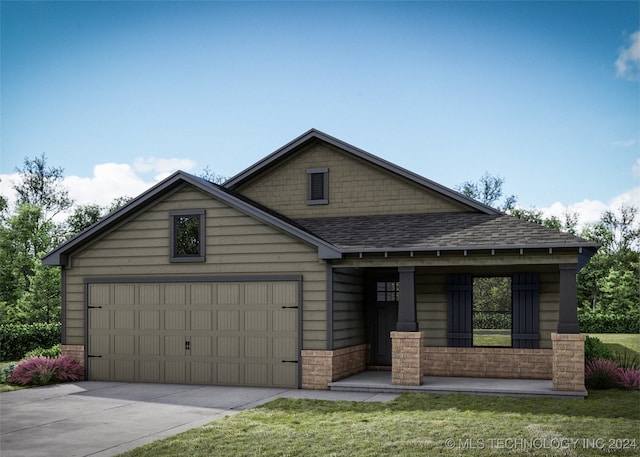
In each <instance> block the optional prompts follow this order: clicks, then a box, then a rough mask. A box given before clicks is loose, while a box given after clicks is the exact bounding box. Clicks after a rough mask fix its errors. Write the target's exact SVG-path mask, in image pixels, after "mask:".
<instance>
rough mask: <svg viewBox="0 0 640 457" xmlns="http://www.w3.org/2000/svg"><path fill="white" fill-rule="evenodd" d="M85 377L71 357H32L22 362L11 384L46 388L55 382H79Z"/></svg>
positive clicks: (14, 370) (81, 369)
mask: <svg viewBox="0 0 640 457" xmlns="http://www.w3.org/2000/svg"><path fill="white" fill-rule="evenodd" d="M83 376H84V368H83V367H82V365H80V364H79V363H78V362H76V361H75V360H74V359H72V358H71V357H68V356H66V355H61V356H59V357H56V358H54V359H52V358H49V357H43V356H39V357H31V358H29V359H26V360H22V361H21V362H20V363H19V364H18V365H17V366H16V367H15V368H14V369H13V372H12V373H11V377H10V378H9V382H11V383H13V384H21V385H23V386H25V385H27V384H35V385H38V386H44V385H46V384H51V383H55V382H64V381H78V380H80V379H82V377H83Z"/></svg>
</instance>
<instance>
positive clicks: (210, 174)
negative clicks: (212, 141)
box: [196, 165, 228, 184]
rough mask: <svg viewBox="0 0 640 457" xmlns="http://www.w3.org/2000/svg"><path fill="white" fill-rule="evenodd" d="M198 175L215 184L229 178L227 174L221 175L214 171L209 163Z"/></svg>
mask: <svg viewBox="0 0 640 457" xmlns="http://www.w3.org/2000/svg"><path fill="white" fill-rule="evenodd" d="M196 176H198V178H202V179H204V180H207V181H209V182H212V183H214V184H222V183H223V182H225V181H226V180H227V179H228V178H227V177H226V176H222V175H219V174H217V173H216V172H214V171H212V170H211V168H209V165H207V166H206V167H204V170H202V173H199V174H197V175H196Z"/></svg>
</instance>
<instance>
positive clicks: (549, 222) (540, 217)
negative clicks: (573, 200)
mask: <svg viewBox="0 0 640 457" xmlns="http://www.w3.org/2000/svg"><path fill="white" fill-rule="evenodd" d="M509 214H510V215H512V216H515V217H517V218H518V219H523V220H525V221H529V222H535V223H536V224H540V225H544V226H545V227H548V228H550V229H553V230H557V231H559V232H565V233H570V234H572V235H576V234H577V233H578V232H577V231H578V213H570V212H569V211H565V213H564V221H563V220H561V219H560V218H558V217H556V216H550V217H545V216H544V214H543V213H542V211H540V210H539V209H535V208H530V209H525V208H512V209H511V210H510V211H509Z"/></svg>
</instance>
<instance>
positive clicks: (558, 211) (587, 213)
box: [540, 187, 640, 228]
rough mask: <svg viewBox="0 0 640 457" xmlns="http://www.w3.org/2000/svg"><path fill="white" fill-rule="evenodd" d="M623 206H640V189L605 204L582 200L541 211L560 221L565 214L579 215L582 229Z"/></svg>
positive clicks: (557, 203)
mask: <svg viewBox="0 0 640 457" xmlns="http://www.w3.org/2000/svg"><path fill="white" fill-rule="evenodd" d="M623 205H633V206H636V207H638V206H640V187H635V188H633V189H631V190H629V191H628V192H625V193H623V194H621V195H618V196H617V197H614V198H613V199H611V201H610V202H608V203H604V202H601V201H600V200H588V199H585V200H582V201H581V202H577V203H572V204H569V205H564V204H563V203H560V202H556V203H554V204H553V205H551V206H549V207H548V208H541V209H540V211H542V213H543V214H544V216H545V217H550V216H556V217H558V218H560V220H563V219H564V215H565V213H566V212H567V211H568V212H569V213H577V214H578V226H579V228H582V227H583V226H584V225H586V224H590V223H593V222H597V221H598V220H600V216H601V215H602V213H603V212H605V211H607V210H609V211H616V210H618V209H619V208H620V207H621V206H623Z"/></svg>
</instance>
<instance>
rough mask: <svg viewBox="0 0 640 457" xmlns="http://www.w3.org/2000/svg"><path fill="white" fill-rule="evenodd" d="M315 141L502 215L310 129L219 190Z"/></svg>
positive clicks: (487, 212)
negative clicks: (306, 143)
mask: <svg viewBox="0 0 640 457" xmlns="http://www.w3.org/2000/svg"><path fill="white" fill-rule="evenodd" d="M314 138H315V139H319V140H322V141H324V142H326V143H329V144H331V145H333V146H335V147H337V148H339V149H342V150H344V151H347V152H349V153H350V154H353V155H355V156H356V157H359V158H361V159H363V160H365V161H368V162H371V163H373V164H375V165H377V166H379V167H381V168H383V169H386V170H387V171H390V172H392V173H395V174H397V175H399V176H402V177H403V178H405V179H408V180H410V181H413V182H415V183H417V184H419V185H421V186H424V187H426V188H428V189H431V190H433V191H435V192H438V193H440V194H443V195H445V196H447V197H449V198H451V199H453V200H456V201H458V202H460V203H462V204H464V205H467V206H470V207H472V208H474V209H476V210H478V211H481V212H483V213H486V214H496V215H499V214H503V213H502V212H501V211H498V210H497V209H495V208H492V207H491V206H488V205H485V204H483V203H480V202H479V201H477V200H474V199H472V198H469V197H467V196H466V195H463V194H461V193H459V192H456V191H455V190H453V189H449V188H448V187H446V186H443V185H441V184H438V183H436V182H435V181H431V180H430V179H427V178H425V177H423V176H420V175H418V174H417V173H414V172H412V171H410V170H407V169H406V168H402V167H400V166H398V165H396V164H394V163H391V162H389V161H387V160H385V159H382V158H380V157H378V156H375V155H373V154H371V153H369V152H366V151H364V150H362V149H360V148H357V147H355V146H353V145H351V144H349V143H346V142H344V141H342V140H340V139H338V138H335V137H332V136H331V135H328V134H326V133H324V132H321V131H319V130H316V129H311V130H309V131H307V132H305V133H303V134H302V135H300V136H299V137H297V138H296V139H294V140H292V141H290V142H289V143H287V144H286V145H284V146H282V147H281V148H279V149H278V150H276V151H275V152H273V153H271V154H269V155H268V156H266V157H265V158H264V159H262V160H260V161H258V162H256V163H255V164H253V165H252V166H250V167H249V168H247V169H245V170H243V171H242V172H240V173H238V174H237V175H236V176H234V177H232V178H231V179H229V180H228V181H226V182H225V183H223V184H222V186H223V187H225V188H227V189H232V188H233V187H234V186H236V185H237V184H239V183H240V182H242V181H244V180H245V179H247V178H249V177H250V176H251V175H253V174H255V173H257V172H259V171H260V170H262V169H264V168H265V167H267V166H269V165H270V164H272V163H273V162H275V161H277V160H278V159H280V158H281V157H283V156H284V155H286V154H288V153H289V152H290V151H292V150H294V149H296V148H297V147H299V146H301V145H302V144H304V143H305V142H307V141H309V140H311V139H314Z"/></svg>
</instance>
